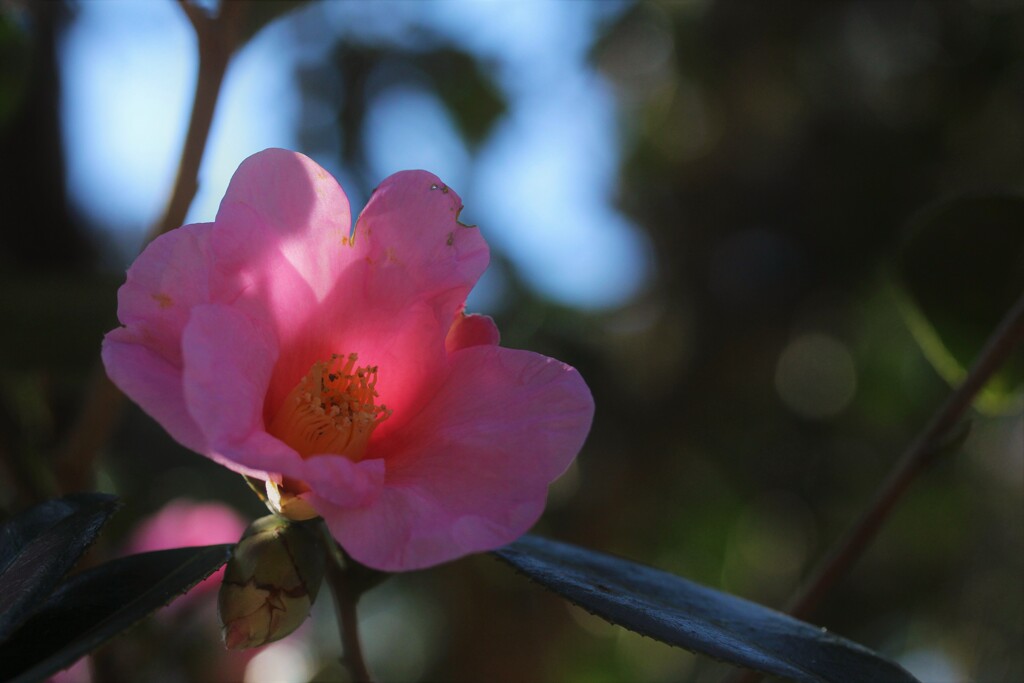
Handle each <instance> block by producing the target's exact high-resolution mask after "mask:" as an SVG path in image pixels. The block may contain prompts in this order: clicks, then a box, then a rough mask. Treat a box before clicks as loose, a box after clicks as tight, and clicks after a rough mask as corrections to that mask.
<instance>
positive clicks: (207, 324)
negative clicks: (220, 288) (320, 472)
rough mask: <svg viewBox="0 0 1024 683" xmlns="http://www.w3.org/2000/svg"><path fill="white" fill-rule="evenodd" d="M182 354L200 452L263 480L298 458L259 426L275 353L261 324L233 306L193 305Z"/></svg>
mask: <svg viewBox="0 0 1024 683" xmlns="http://www.w3.org/2000/svg"><path fill="white" fill-rule="evenodd" d="M182 357H183V359H184V363H185V371H184V377H183V383H184V395H185V403H186V405H187V407H188V411H189V414H190V415H191V416H192V419H193V420H194V421H195V423H196V425H198V427H199V429H200V430H201V431H202V433H203V436H204V437H205V440H206V444H207V447H206V449H204V450H203V451H201V452H203V453H205V454H207V455H209V456H210V457H212V458H213V459H215V460H217V461H218V462H220V463H221V464H224V465H226V466H227V467H230V468H231V469H233V470H235V471H238V472H242V473H244V474H251V476H256V477H259V478H261V479H262V478H266V476H267V474H266V473H267V472H283V471H285V469H287V468H288V465H290V464H294V462H295V461H296V460H298V459H299V456H298V454H297V453H295V451H294V450H292V449H291V448H289V447H288V446H286V445H285V444H283V443H281V442H280V441H278V440H277V439H275V438H274V437H272V436H270V435H269V434H267V433H266V431H265V428H264V425H263V398H264V396H265V394H266V390H267V384H268V382H269V379H270V373H271V371H272V369H273V366H274V361H275V359H276V358H277V348H276V345H275V343H274V340H273V339H272V338H271V336H270V334H269V333H268V332H267V331H266V330H265V329H262V328H261V327H260V326H259V324H257V323H256V322H255V321H253V320H252V319H251V318H249V317H248V316H247V315H246V314H245V313H243V312H241V311H239V310H237V309H234V308H232V307H229V306H224V305H206V306H197V307H196V308H194V309H193V310H192V317H191V318H190V319H189V322H188V325H186V326H185V332H184V335H183V338H182Z"/></svg>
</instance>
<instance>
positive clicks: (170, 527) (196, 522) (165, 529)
mask: <svg viewBox="0 0 1024 683" xmlns="http://www.w3.org/2000/svg"><path fill="white" fill-rule="evenodd" d="M246 526H247V523H246V522H245V520H243V519H242V517H241V516H240V515H239V514H238V513H237V512H235V511H234V510H233V509H231V508H229V507H228V506H226V505H222V504H220V503H196V502H193V501H190V500H185V499H183V498H178V499H176V500H172V501H171V502H170V503H168V504H167V505H165V506H164V507H162V508H160V510H159V511H157V513H156V514H154V515H152V516H150V517H147V518H145V519H143V520H142V521H141V522H139V524H138V526H136V527H135V531H133V532H132V534H131V536H130V537H129V538H128V541H127V542H126V543H125V554H126V555H134V554H136V553H148V552H151V551H153V550H167V549H170V548H183V547H186V546H198V545H213V544H215V543H237V542H238V539H239V538H241V536H242V533H243V532H244V531H245V528H246ZM223 576H224V568H223V567H221V568H220V569H219V570H217V571H216V572H215V573H214V574H212V575H211V576H210V577H209V578H207V579H206V580H204V581H203V582H202V583H200V584H199V585H197V586H196V587H195V588H193V589H192V590H191V591H189V593H188V595H186V596H183V597H182V598H179V599H178V600H177V601H176V602H174V603H172V604H171V607H175V606H178V605H180V604H181V603H184V602H186V601H187V599H188V598H189V597H190V596H195V595H199V594H202V593H207V592H209V591H211V590H212V591H215V590H217V589H218V588H220V582H221V578H222V577H223Z"/></svg>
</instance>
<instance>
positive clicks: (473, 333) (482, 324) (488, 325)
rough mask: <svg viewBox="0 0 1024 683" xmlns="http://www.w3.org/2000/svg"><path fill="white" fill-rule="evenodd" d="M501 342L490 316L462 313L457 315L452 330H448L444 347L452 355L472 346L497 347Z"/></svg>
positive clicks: (496, 327)
mask: <svg viewBox="0 0 1024 683" xmlns="http://www.w3.org/2000/svg"><path fill="white" fill-rule="evenodd" d="M500 341H501V334H500V333H499V332H498V326H497V325H495V324H494V320H492V319H491V317H490V316H489V315H478V314H471V315H466V314H465V313H463V312H462V311H460V312H459V313H458V314H456V316H455V322H453V323H452V326H451V329H449V330H448V336H447V337H446V338H445V340H444V345H445V348H446V349H447V350H448V353H452V352H453V351H458V350H459V349H465V348H468V347H470V346H481V345H490V346H497V345H498V342H500Z"/></svg>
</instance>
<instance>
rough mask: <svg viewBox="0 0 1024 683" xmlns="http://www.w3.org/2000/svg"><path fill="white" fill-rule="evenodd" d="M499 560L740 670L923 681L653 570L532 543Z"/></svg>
mask: <svg viewBox="0 0 1024 683" xmlns="http://www.w3.org/2000/svg"><path fill="white" fill-rule="evenodd" d="M495 554H496V555H497V556H498V557H499V558H501V559H502V560H504V561H505V562H507V563H509V564H510V565H512V566H513V567H515V568H516V569H517V570H519V571H520V572H522V573H523V574H525V575H527V576H528V577H530V578H531V579H533V580H534V581H536V582H538V583H540V584H541V585H542V586H544V587H545V588H548V589H549V590H552V591H554V592H555V593H558V594H559V595H561V596H562V597H564V598H566V599H568V600H569V601H570V602H572V603H574V604H576V605H579V606H580V607H583V608H584V609H586V610H587V611H589V612H592V613H593V614H596V615H597V616H599V617H601V618H603V619H606V620H608V621H610V622H612V623H613V624H619V625H621V626H624V627H626V628H628V629H630V630H631V631H636V632H637V633H640V634H642V635H645V636H650V637H651V638H655V639H656V640H660V641H662V642H663V643H668V644H670V645H677V646H679V647H684V648H686V649H688V650H693V651H694V652H701V653H703V654H706V655H710V656H712V657H714V658H716V659H720V660H723V661H726V662H731V663H733V664H737V665H739V666H744V667H748V668H751V669H757V670H758V671H763V672H765V673H770V674H777V675H780V676H786V677H788V678H791V679H794V680H797V681H808V682H814V683H824V682H829V683H854V682H860V681H887V682H888V683H913V682H914V681H916V679H915V678H914V677H913V676H911V675H910V674H909V673H907V672H906V671H905V670H904V669H902V668H901V667H900V666H898V665H897V664H894V663H893V662H890V661H888V660H886V659H884V658H882V657H881V656H880V655H878V654H876V653H874V652H872V651H870V650H868V649H867V648H865V647H862V646H860V645H857V644H856V643H853V642H851V641H849V640H845V639H843V638H839V637H837V636H834V635H831V634H829V633H827V632H826V631H825V630H824V629H819V628H817V627H815V626H812V625H811V624H808V623H806V622H803V621H799V620H797V619H794V618H792V617H790V616H787V615H785V614H782V613H781V612H776V611H774V610H771V609H768V608H767V607H763V606H761V605H758V604H756V603H753V602H749V601H747V600H744V599H742V598H738V597H736V596H733V595H729V594H727V593H722V592H720V591H716V590H713V589H711V588H707V587H705V586H701V585H699V584H696V583H693V582H691V581H687V580H686V579H683V578H680V577H678V576H675V575H673V574H669V573H667V572H663V571H660V570H658V569H654V568H652V567H647V566H644V565H640V564H636V563H634V562H630V561H628V560H623V559H620V558H616V557H612V556H610V555H604V554H602V553H597V552H594V551H591V550H586V549H584V548H579V547H576V546H572V545H569V544H567V543H559V542H557V541H550V540H547V539H543V538H538V537H536V536H529V535H527V536H523V537H522V538H520V539H519V540H518V541H516V542H515V543H512V544H510V545H507V546H505V547H504V548H502V549H500V550H497V551H495Z"/></svg>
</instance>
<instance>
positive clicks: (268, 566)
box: [217, 515, 324, 650]
mask: <svg viewBox="0 0 1024 683" xmlns="http://www.w3.org/2000/svg"><path fill="white" fill-rule="evenodd" d="M323 576H324V552H323V547H322V545H321V541H320V537H319V535H318V534H316V533H315V532H314V531H313V530H312V529H310V528H309V527H308V525H303V524H295V523H293V522H290V521H288V520H287V519H283V518H281V517H278V516H276V515H268V516H266V517H261V518H260V519H257V520H256V521H254V522H253V523H252V524H250V525H249V528H248V529H246V531H245V533H244V534H243V535H242V538H241V540H239V542H238V545H237V546H236V547H235V551H234V553H233V555H232V557H231V559H230V560H229V561H228V564H227V569H226V571H225V572H224V581H223V583H222V584H221V587H220V596H219V597H218V600H217V607H218V610H219V612H220V621H221V624H222V635H223V638H224V645H225V646H226V647H228V648H230V649H233V650H240V649H246V648H251V647H258V646H260V645H264V644H266V643H270V642H272V641H275V640H279V639H281V638H284V637H285V636H286V635H288V634H289V633H291V632H293V631H294V630H295V629H297V628H298V627H299V626H301V625H302V622H303V621H305V619H306V617H307V616H309V610H310V608H311V607H312V606H313V602H314V601H315V600H316V595H317V592H318V591H319V589H320V583H321V581H322V580H323Z"/></svg>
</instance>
